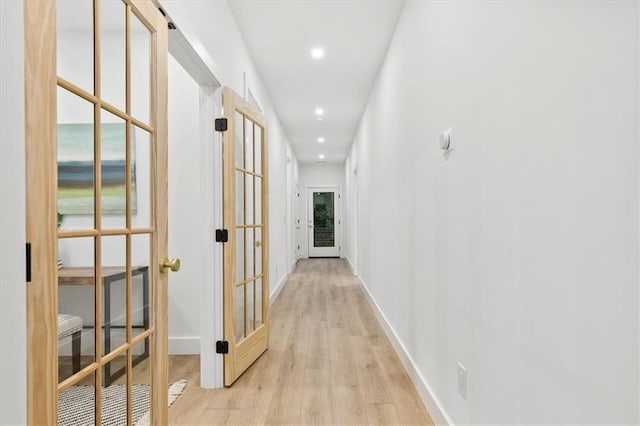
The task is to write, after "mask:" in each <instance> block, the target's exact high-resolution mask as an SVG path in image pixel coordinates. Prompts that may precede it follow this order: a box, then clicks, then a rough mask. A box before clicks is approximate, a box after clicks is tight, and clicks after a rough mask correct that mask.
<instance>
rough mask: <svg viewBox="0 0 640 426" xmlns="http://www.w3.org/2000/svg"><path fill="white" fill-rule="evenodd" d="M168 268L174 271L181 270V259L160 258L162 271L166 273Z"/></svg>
mask: <svg viewBox="0 0 640 426" xmlns="http://www.w3.org/2000/svg"><path fill="white" fill-rule="evenodd" d="M167 268H168V269H171V270H172V271H173V272H178V271H179V270H180V259H178V258H177V257H174V258H173V259H171V260H169V259H168V258H166V257H163V258H162V259H160V272H161V273H163V274H164V273H165V272H166V271H167Z"/></svg>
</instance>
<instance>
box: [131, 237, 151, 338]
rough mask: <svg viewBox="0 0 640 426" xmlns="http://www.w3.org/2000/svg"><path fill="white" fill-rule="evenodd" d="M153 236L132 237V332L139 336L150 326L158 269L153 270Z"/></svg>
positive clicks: (133, 334)
mask: <svg viewBox="0 0 640 426" xmlns="http://www.w3.org/2000/svg"><path fill="white" fill-rule="evenodd" d="M150 258H151V235H150V234H136V235H132V236H131V324H132V327H133V329H132V330H131V335H132V336H137V335H138V334H141V333H142V332H143V331H145V330H148V329H149V326H150V321H151V319H150V312H151V300H153V299H152V290H153V289H152V287H151V286H150V285H149V283H151V282H153V274H155V273H158V272H157V271H158V268H157V267H156V268H152V267H151V263H150V261H149V259H150Z"/></svg>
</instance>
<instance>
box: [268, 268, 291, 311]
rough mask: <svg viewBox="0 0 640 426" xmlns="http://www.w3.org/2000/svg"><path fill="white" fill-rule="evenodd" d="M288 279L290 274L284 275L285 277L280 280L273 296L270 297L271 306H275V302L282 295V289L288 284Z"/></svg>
mask: <svg viewBox="0 0 640 426" xmlns="http://www.w3.org/2000/svg"><path fill="white" fill-rule="evenodd" d="M287 278H289V274H284V277H282V279H281V280H280V282H279V283H278V284H277V285H276V286H275V288H274V289H273V291H272V292H271V294H270V295H269V306H271V305H273V302H275V301H276V299H277V298H278V297H279V296H280V293H282V289H283V288H284V284H285V283H286V282H287Z"/></svg>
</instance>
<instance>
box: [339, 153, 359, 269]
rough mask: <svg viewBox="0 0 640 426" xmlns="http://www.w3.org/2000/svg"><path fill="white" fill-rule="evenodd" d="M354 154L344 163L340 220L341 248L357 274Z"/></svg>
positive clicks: (355, 172)
mask: <svg viewBox="0 0 640 426" xmlns="http://www.w3.org/2000/svg"><path fill="white" fill-rule="evenodd" d="M355 157H356V156H355V155H350V156H349V158H347V161H346V162H345V164H344V181H345V187H344V190H343V192H344V196H343V204H342V205H343V211H344V215H345V216H344V220H343V222H342V224H343V226H342V230H343V237H342V248H343V253H344V257H345V258H346V259H347V262H348V263H349V267H350V268H351V271H352V272H353V273H354V275H358V218H359V213H358V206H359V198H358V164H357V161H356V158H355Z"/></svg>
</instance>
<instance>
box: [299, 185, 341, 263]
mask: <svg viewBox="0 0 640 426" xmlns="http://www.w3.org/2000/svg"><path fill="white" fill-rule="evenodd" d="M307 200H308V202H309V217H308V221H309V257H340V243H339V238H338V237H339V229H340V219H339V218H338V215H337V212H339V209H338V205H339V201H340V191H339V189H338V188H309V193H308V195H307Z"/></svg>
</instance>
